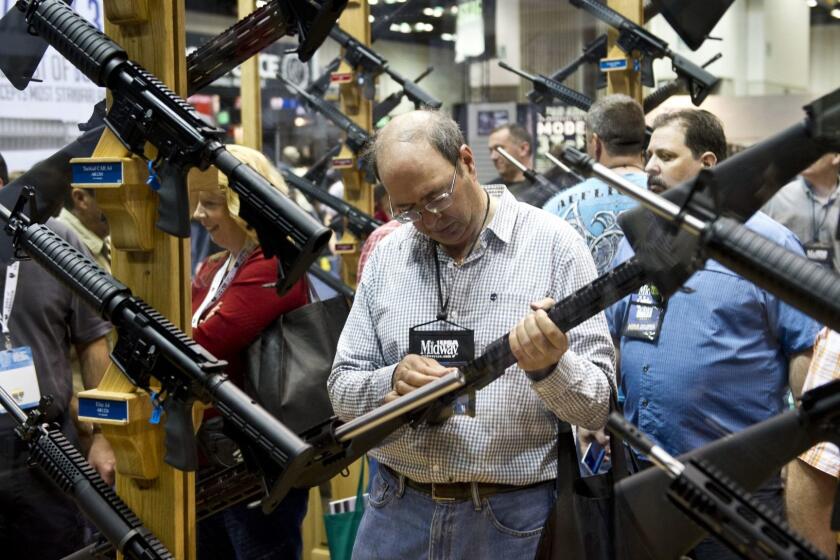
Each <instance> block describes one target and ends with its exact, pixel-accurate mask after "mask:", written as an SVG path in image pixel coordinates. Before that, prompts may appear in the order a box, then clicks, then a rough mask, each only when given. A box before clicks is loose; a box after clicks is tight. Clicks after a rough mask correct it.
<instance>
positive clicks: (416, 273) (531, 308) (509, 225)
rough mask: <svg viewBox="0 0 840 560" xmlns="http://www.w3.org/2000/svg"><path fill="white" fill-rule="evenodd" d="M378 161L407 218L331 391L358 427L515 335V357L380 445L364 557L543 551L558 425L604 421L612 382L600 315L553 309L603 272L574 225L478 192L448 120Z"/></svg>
mask: <svg viewBox="0 0 840 560" xmlns="http://www.w3.org/2000/svg"><path fill="white" fill-rule="evenodd" d="M369 161H370V163H371V164H372V166H373V169H374V171H375V173H376V175H377V177H378V179H379V180H380V181H381V182H382V184H383V185H384V186H385V189H386V190H387V192H388V195H389V197H390V201H391V206H392V211H393V215H394V217H395V218H396V219H397V220H399V221H400V222H403V223H404V224H406V225H404V226H403V227H400V228H398V229H397V230H396V231H394V232H393V233H392V234H390V235H389V236H388V237H387V238H385V239H384V240H383V241H382V242H381V243H380V244H379V245H378V246H377V247H376V249H375V250H374V251H373V253H372V254H371V256H370V258H369V260H368V262H367V265H366V268H365V273H364V276H363V278H362V281H361V283H360V284H359V286H358V291H357V292H356V298H355V300H354V303H353V309H352V311H351V313H350V316H349V317H348V319H347V323H346V325H345V327H344V331H343V332H342V335H341V339H340V340H339V344H338V351H337V353H336V359H335V362H334V364H333V371H332V374H331V375H330V378H329V382H328V387H329V391H330V397H331V399H332V403H333V407H334V409H335V411H336V414H338V415H339V416H340V417H341V418H342V419H344V420H349V419H351V418H355V417H358V416H360V415H362V414H365V413H367V412H370V411H371V410H373V409H374V408H376V407H378V406H380V405H382V404H383V403H386V402H390V401H392V400H394V399H398V398H400V397H401V396H402V395H405V394H407V393H410V392H411V391H413V390H415V389H417V388H419V387H421V386H423V385H425V384H426V383H429V382H431V381H434V380H435V379H437V378H439V377H440V376H441V375H444V374H445V373H447V372H449V371H451V368H453V367H457V365H459V364H461V363H464V362H466V361H469V360H471V359H472V358H474V357H476V356H479V355H480V354H481V353H482V352H483V351H484V349H485V347H486V346H487V345H488V344H489V343H491V342H493V341H494V340H495V339H497V338H499V337H500V336H502V335H504V334H507V333H509V335H510V345H511V348H512V350H513V353H514V355H515V356H516V358H517V364H516V365H515V366H513V367H511V368H509V370H508V371H507V372H506V373H505V375H503V376H501V377H500V378H499V379H497V380H496V381H494V382H493V383H491V384H490V385H488V386H487V387H485V388H484V389H482V390H481V391H479V392H478V393H476V394H473V395H465V396H463V397H461V398H459V399H458V400H457V401H456V402H455V403H454V405H453V406H452V407H450V409H449V410H448V411H447V414H444V415H442V416H441V417H439V418H436V419H434V420H433V421H430V422H426V423H424V424H422V425H420V426H418V427H416V428H413V429H411V428H405V429H402V430H400V431H398V432H397V433H396V434H395V435H394V436H393V437H392V438H391V439H389V440H388V441H387V442H386V443H385V444H383V445H382V446H381V447H379V448H378V449H376V450H374V451H372V452H371V455H372V456H373V457H375V458H376V459H377V460H379V461H380V463H381V464H382V465H383V468H381V469H380V471H379V473H378V474H377V475H376V476H375V477H374V480H373V481H372V484H371V491H370V507H368V508H367V509H366V510H365V514H364V518H363V520H362V523H361V526H360V528H359V533H358V536H357V540H356V546H355V549H354V553H353V558H354V559H366V558H420V557H425V556H426V555H428V556H429V557H434V558H468V557H470V558H518V557H522V558H533V556H534V554H535V552H536V549H537V545H538V542H539V539H540V534H541V531H542V527H543V524H544V523H545V521H546V518H547V517H548V515H549V512H550V511H551V508H552V505H553V503H554V478H555V477H556V464H557V461H556V448H555V444H556V440H557V432H556V427H557V424H556V423H557V417H559V418H561V419H562V420H565V421H568V422H570V423H572V424H577V425H582V426H587V427H600V426H602V425H603V424H604V423H605V421H606V416H607V412H608V409H609V394H610V386H611V385H612V384H613V383H614V371H613V346H612V342H611V339H610V335H609V332H608V330H607V325H606V322H605V319H604V316H603V315H602V314H599V315H597V316H595V317H593V318H592V319H590V320H588V321H586V322H584V323H583V324H581V325H580V326H578V327H576V328H574V329H571V330H570V331H569V332H567V333H563V332H561V331H560V330H559V329H558V328H557V327H556V326H555V325H554V324H553V323H552V322H551V321H550V320H549V319H548V316H547V315H546V312H545V309H548V308H549V307H550V306H551V305H552V304H553V303H554V301H555V300H559V299H561V298H563V297H565V296H567V295H569V294H571V293H572V292H573V291H575V290H577V289H578V288H580V287H582V286H584V285H586V284H587V283H589V282H590V281H592V280H593V279H594V278H595V276H596V271H595V265H594V263H593V261H592V257H591V256H590V254H589V251H588V249H587V247H586V245H585V244H584V243H583V240H582V239H581V238H580V237H579V236H578V235H577V233H575V232H574V230H573V229H572V228H571V226H569V225H568V224H566V223H565V222H564V221H563V220H561V219H559V218H557V217H556V216H553V215H551V214H548V213H547V212H544V211H542V210H539V209H537V208H534V207H532V206H529V205H527V204H523V203H520V202H517V201H516V200H515V199H514V197H513V196H512V195H511V194H510V193H509V192H508V191H507V189H506V188H505V187H504V186H501V185H491V186H487V187H482V186H481V185H480V184H479V183H478V179H477V177H476V170H475V160H474V157H473V152H472V150H471V149H470V147H469V146H467V145H466V144H465V143H464V139H463V136H462V134H461V132H460V130H459V129H458V125H457V124H456V123H455V122H454V121H453V120H452V119H451V118H449V117H448V116H445V115H444V114H442V113H438V112H431V111H415V112H411V113H407V114H404V115H401V116H399V117H397V118H395V119H394V120H392V121H391V122H390V123H389V124H388V125H387V126H386V127H384V128H383V129H382V130H381V131H380V132H379V133H378V134H377V136H376V138H375V141H374V143H373V145H372V147H371V148H370V150H369Z"/></svg>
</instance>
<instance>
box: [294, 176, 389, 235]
mask: <svg viewBox="0 0 840 560" xmlns="http://www.w3.org/2000/svg"><path fill="white" fill-rule="evenodd" d="M280 172H281V173H282V174H283V178H284V179H285V180H286V183H288V184H289V185H290V186H291V187H292V188H295V189H297V190H299V191H300V192H302V193H303V194H304V196H306V198H309V199H314V200H317V201H318V202H320V203H321V204H326V205H327V206H329V207H330V208H332V209H333V210H335V211H336V212H338V214H339V215H341V216H343V217H344V218H346V219H347V227H348V228H350V231H352V232H353V234H354V235H356V236H357V237H364V236H367V235H370V234H371V233H372V232H373V230H375V229H376V228H378V227H379V226H381V225H382V222H380V221H379V220H375V219H373V217H372V216H369V215H368V214H366V213H364V212H362V211H361V210H359V209H358V208H356V207H355V206H353V205H352V204H350V203H348V202H347V201H345V200H343V199H341V198H338V197H337V196H333V195H331V194H330V193H328V192H327V191H326V190H324V189H321V188H319V187H316V186H315V185H313V184H312V183H310V182H309V181H307V180H306V179H304V178H303V177H299V176H297V175H295V174H294V172H293V171H291V170H289V169H281V170H280Z"/></svg>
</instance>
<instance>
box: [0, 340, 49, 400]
mask: <svg viewBox="0 0 840 560" xmlns="http://www.w3.org/2000/svg"><path fill="white" fill-rule="evenodd" d="M0 385H2V386H3V388H4V389H5V390H6V392H7V393H9V394H10V395H11V396H12V398H13V399H14V400H15V402H17V403H18V406H20V407H21V408H32V407H35V406H38V402H39V401H40V400H41V388H40V387H39V386H38V376H37V375H36V373H35V363H34V362H33V361H32V349H31V348H30V347H28V346H21V347H19V348H12V349H11V350H4V351H2V352H0ZM0 414H6V409H5V408H3V407H0Z"/></svg>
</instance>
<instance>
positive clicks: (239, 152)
mask: <svg viewBox="0 0 840 560" xmlns="http://www.w3.org/2000/svg"><path fill="white" fill-rule="evenodd" d="M226 148H227V150H228V152H230V153H231V154H233V155H234V156H236V158H237V159H239V161H241V162H242V163H245V164H247V165H248V166H249V167H251V169H253V170H254V171H256V172H257V173H259V174H260V175H262V176H263V177H265V179H266V180H267V181H268V182H269V183H271V185H272V186H273V187H274V188H275V189H277V190H278V191H280V192H281V193H283V194H284V195H286V196H288V194H289V189H288V187H287V186H286V181H285V180H284V179H283V175H281V174H280V172H279V171H277V169H276V168H275V167H274V166H273V165H272V164H271V162H270V161H268V158H267V157H265V155H264V154H263V153H262V152H260V151H258V150H255V149H253V148H249V147H247V146H240V145H239V144H228V145H227V146H226ZM212 171H215V173H213V172H212ZM189 184H190V191H193V192H194V191H221V193H222V194H224V195H225V201H226V203H227V209H228V212H230V215H231V217H232V218H233V221H234V222H236V225H238V226H239V227H241V228H242V229H243V230H244V231H245V233H246V234H248V237H250V238H252V239H254V240H256V239H257V232H256V230H254V228H252V227H251V226H249V225H248V224H247V223H246V222H245V220H243V219H242V218H240V217H239V211H240V203H239V195H238V194H236V191H234V190H233V189H231V188H230V186H229V183H228V178H227V175H225V174H224V173H222V172H221V171H219V170H218V169H216V167H214V166H211V167H210V168H209V169H208V170H207V171H204V172H197V173H193V172H190V182H189Z"/></svg>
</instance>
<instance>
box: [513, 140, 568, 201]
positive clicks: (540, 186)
mask: <svg viewBox="0 0 840 560" xmlns="http://www.w3.org/2000/svg"><path fill="white" fill-rule="evenodd" d="M496 151H497V152H498V153H499V155H500V156H502V157H503V158H505V159H506V160H507V161H508V162H510V164H511V165H513V166H514V167H515V168H517V169H518V170H519V171H520V172H521V173H522V174H523V175H524V176H525V180H526V181H528V182H529V183H531V189H532V190H533V193H526V194H525V197H526V198H527V200H526V199H522V202H527V203H528V204H530V205H531V206H536V207H537V208H542V207H543V205H544V204H545V203H546V202H548V199H549V198H551V197H552V196H554V195H555V194H557V193H558V192H560V191H561V190H563V189H562V188H561V187H558V186H557V185H555V184H554V183H552V182H551V181H549V180H548V179H546V178H545V177H544V176H543V175H542V174H541V173H537V172H536V171H534V170H533V169H530V168H529V167H526V166H525V165H524V164H523V163H522V162H520V161H519V160H517V159H516V158H514V157H513V156H512V155H510V154H509V153H508V151H507V150H505V149H504V148H502V147H501V146H496Z"/></svg>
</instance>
